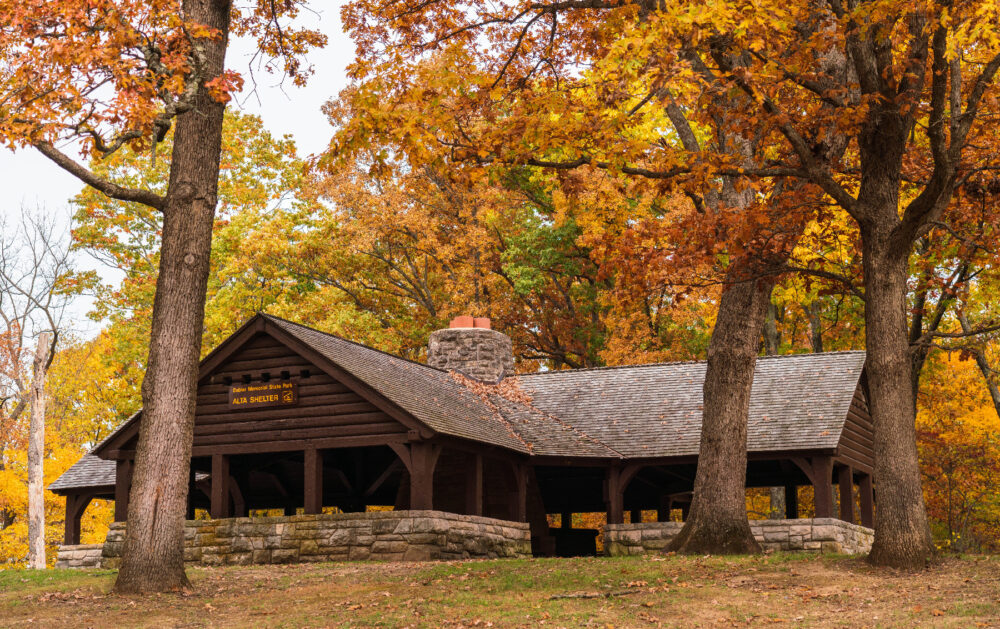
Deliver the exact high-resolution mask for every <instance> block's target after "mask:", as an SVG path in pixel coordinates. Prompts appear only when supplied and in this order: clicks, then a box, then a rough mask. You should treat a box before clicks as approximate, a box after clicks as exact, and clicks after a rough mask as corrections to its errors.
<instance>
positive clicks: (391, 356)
mask: <svg viewBox="0 0 1000 629" xmlns="http://www.w3.org/2000/svg"><path fill="white" fill-rule="evenodd" d="M260 316H262V317H264V318H265V319H273V320H275V321H280V322H282V323H288V324H290V325H294V326H296V327H299V328H304V329H306V330H309V331H310V332H315V333H317V334H322V335H323V336H328V337H330V338H333V339H337V340H338V341H343V342H344V343H349V344H351V345H354V346H355V347H360V348H362V349H367V350H370V351H373V352H378V353H379V354H383V355H385V356H388V357H389V358H394V359H396V360H401V361H403V362H407V363H410V364H412V365H419V366H421V367H425V368H427V369H430V370H432V371H436V372H438V373H442V374H447V373H448V371H447V370H445V369H441V368H440V367H434V366H432V365H428V364H427V363H422V362H420V361H419V360H413V359H412V358H407V357H405V356H400V355H399V354H393V353H392V352H387V351H385V350H383V349H379V348H377V347H372V346H371V345H365V344H364V343H359V342H357V341H352V340H351V339H348V338H344V337H343V336H339V335H337V334H333V333H332V332H324V331H323V330H320V329H318V328H313V327H310V326H308V325H305V324H304V323H299V322H297V321H292V320H290V319H285V318H284V317H279V316H277V315H273V314H270V313H267V312H261V313H260Z"/></svg>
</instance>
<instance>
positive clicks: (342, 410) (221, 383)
mask: <svg viewBox="0 0 1000 629" xmlns="http://www.w3.org/2000/svg"><path fill="white" fill-rule="evenodd" d="M247 377H249V378H250V379H252V381H253V382H261V381H263V380H265V379H267V380H269V381H271V382H276V381H281V380H291V381H294V382H297V383H298V394H299V401H298V404H297V405H295V406H285V407H275V408H252V409H239V410H234V409H230V408H229V403H228V402H229V400H228V391H229V385H228V384H227V379H231V381H232V382H233V383H237V384H238V383H240V382H243V381H245V379H246V378H247ZM197 404H198V406H197V411H196V414H195V428H194V454H195V455H196V456H198V455H207V454H237V453H241V452H247V451H251V450H252V451H254V452H278V451H283V450H299V449H301V448H302V446H303V441H304V440H309V441H310V445H312V446H313V447H319V448H322V447H332V446H334V445H342V444H344V441H345V440H346V441H351V440H355V441H357V442H358V443H359V444H360V443H362V442H364V441H366V440H370V441H372V442H377V441H387V440H392V437H393V436H398V437H400V439H399V440H402V438H405V436H406V433H407V428H406V427H405V426H403V425H402V424H400V423H399V422H397V421H396V420H394V419H392V418H391V417H389V416H388V415H387V414H385V413H384V412H382V411H380V410H379V409H378V408H376V407H375V406H374V405H373V404H372V403H371V402H368V401H367V400H365V399H364V398H362V397H361V396H360V395H358V394H356V393H354V392H353V391H352V390H351V389H350V388H348V387H347V386H346V385H344V384H343V383H341V382H339V381H337V380H335V379H334V378H331V377H330V376H329V375H327V374H326V373H325V372H323V371H322V370H321V369H319V368H318V367H317V366H316V365H314V364H312V363H310V362H309V361H307V360H306V359H304V358H302V357H301V356H300V355H298V354H297V353H296V352H294V351H293V350H292V349H290V348H288V347H286V346H285V345H283V344H281V343H279V342H278V341H276V340H274V339H273V338H271V337H270V336H267V335H263V334H261V335H258V336H257V337H255V338H254V339H252V340H251V341H250V342H248V343H247V344H246V346H244V347H243V348H242V349H241V350H240V351H238V352H237V353H235V354H234V355H233V356H231V357H230V358H229V359H228V360H227V361H226V362H225V363H223V364H222V365H220V366H219V368H218V369H216V370H215V371H214V372H213V374H212V376H211V377H210V378H209V379H208V380H207V381H205V382H203V383H202V384H201V385H200V386H199V387H198V403H197ZM387 437H388V439H387ZM324 440H326V441H330V443H325V442H324ZM333 440H338V441H339V442H340V443H336V444H335V443H333Z"/></svg>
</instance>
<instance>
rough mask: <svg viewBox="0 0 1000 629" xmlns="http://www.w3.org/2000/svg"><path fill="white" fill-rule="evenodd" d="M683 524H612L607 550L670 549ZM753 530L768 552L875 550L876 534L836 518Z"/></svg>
mask: <svg viewBox="0 0 1000 629" xmlns="http://www.w3.org/2000/svg"><path fill="white" fill-rule="evenodd" d="M682 526H684V524H683V523H682V522H644V523H641V524H609V525H607V527H606V528H605V529H604V548H605V553H606V554H609V555H640V554H642V553H647V552H655V551H660V550H663V549H664V548H666V546H667V544H668V543H670V540H671V539H673V537H674V535H676V534H677V533H678V532H679V531H680V530H681V527H682ZM750 530H751V531H753V536H754V537H755V538H757V541H758V542H760V544H761V546H763V547H764V550H793V551H798V550H807V551H816V552H828V553H845V554H849V555H856V554H862V553H867V552H868V551H869V550H871V547H872V540H873V538H874V534H875V533H874V531H872V530H871V529H869V528H866V527H864V526H858V525H857V524H851V523H849V522H844V521H843V520H838V519H836V518H812V519H800V520H750Z"/></svg>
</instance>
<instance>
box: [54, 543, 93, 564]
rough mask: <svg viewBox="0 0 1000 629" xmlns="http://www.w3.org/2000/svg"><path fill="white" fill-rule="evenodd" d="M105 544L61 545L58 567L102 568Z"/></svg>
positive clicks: (57, 558) (57, 557)
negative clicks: (102, 554)
mask: <svg viewBox="0 0 1000 629" xmlns="http://www.w3.org/2000/svg"><path fill="white" fill-rule="evenodd" d="M103 548H104V544H73V545H63V546H60V547H59V552H58V553H57V554H56V568H100V567H101V553H102V550H103Z"/></svg>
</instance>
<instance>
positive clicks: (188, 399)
mask: <svg viewBox="0 0 1000 629" xmlns="http://www.w3.org/2000/svg"><path fill="white" fill-rule="evenodd" d="M183 11H184V14H185V16H186V17H187V18H188V19H191V20H194V21H196V22H199V23H201V24H205V25H208V26H210V27H212V28H215V29H218V30H219V31H221V33H222V34H223V37H222V38H221V39H215V40H206V39H203V40H200V41H199V42H198V44H199V45H200V46H201V47H202V48H203V50H204V59H205V67H204V68H203V70H202V71H203V82H204V81H208V80H210V79H212V78H213V77H216V76H218V75H219V74H221V73H222V71H223V67H224V62H225V53H226V45H227V42H228V34H229V11H230V5H229V2H226V1H222V0H184V2H183ZM224 110H225V106H224V104H222V103H220V102H217V101H216V100H214V99H213V98H211V97H210V96H209V94H208V91H207V90H206V89H205V88H204V87H202V89H201V90H200V92H199V94H198V98H197V101H196V105H195V107H194V109H193V110H192V111H190V112H188V113H185V114H182V115H181V116H179V117H178V119H177V127H176V130H175V132H174V147H173V154H172V157H171V166H170V180H169V184H168V188H167V195H166V202H165V207H164V211H163V215H164V216H163V237H162V245H161V249H160V268H159V278H158V280H157V285H156V297H155V300H154V303H153V325H152V333H151V336H150V347H149V362H148V365H149V366H148V369H147V371H146V378H145V379H144V380H143V383H142V403H143V411H142V422H141V424H140V429H139V444H138V448H137V450H136V460H135V471H134V476H133V479H132V491H131V493H130V495H129V506H128V524H127V527H126V535H125V547H124V551H123V555H122V566H121V570H120V572H119V574H118V581H117V582H116V583H115V590H116V591H117V592H122V593H138V592H154V591H164V590H176V589H179V588H183V587H186V586H187V585H188V580H187V577H186V575H185V573H184V517H185V514H186V511H187V497H188V476H189V470H190V463H191V440H192V435H193V430H194V408H195V393H196V385H197V374H198V357H199V353H200V350H201V337H202V328H203V320H204V313H205V291H206V287H207V283H208V274H209V254H210V251H211V242H212V224H213V221H214V218H215V206H216V195H217V190H218V176H219V158H220V151H221V141H222V118H223V112H224Z"/></svg>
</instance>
